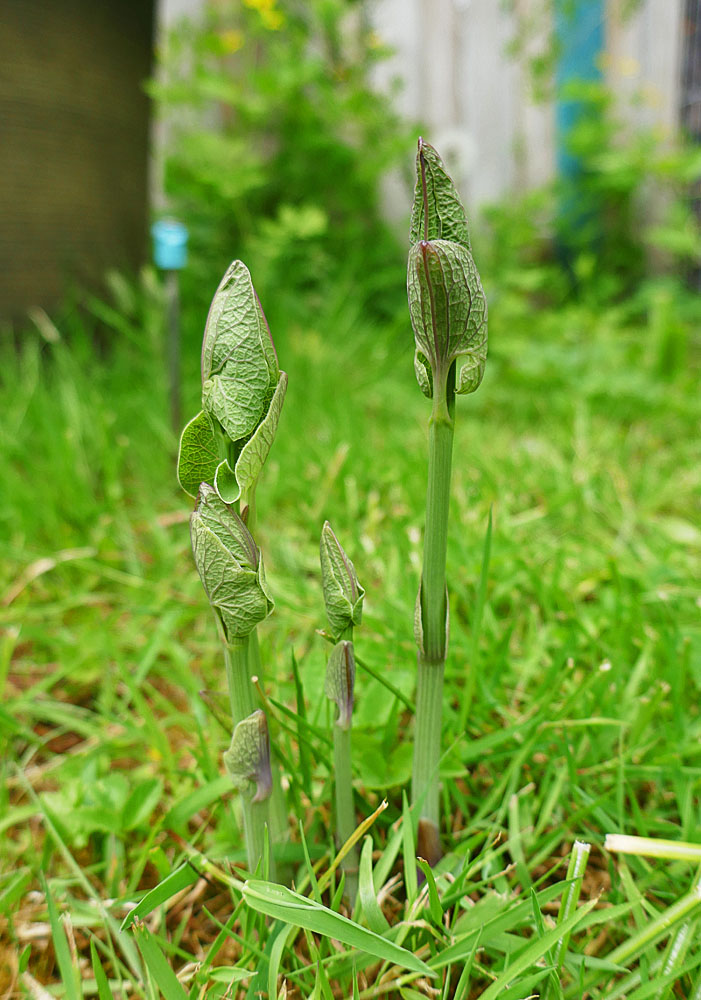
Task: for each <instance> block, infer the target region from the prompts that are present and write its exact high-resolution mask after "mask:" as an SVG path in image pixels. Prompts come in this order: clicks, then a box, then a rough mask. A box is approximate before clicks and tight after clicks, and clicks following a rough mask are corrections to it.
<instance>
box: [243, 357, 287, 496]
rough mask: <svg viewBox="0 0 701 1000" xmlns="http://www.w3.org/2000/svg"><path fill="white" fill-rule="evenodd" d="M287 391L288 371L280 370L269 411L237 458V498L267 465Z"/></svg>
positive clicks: (252, 483)
mask: <svg viewBox="0 0 701 1000" xmlns="http://www.w3.org/2000/svg"><path fill="white" fill-rule="evenodd" d="M286 392H287V373H286V372H280V377H279V379H278V383H277V386H276V387H275V392H274V393H273V398H272V399H271V400H270V406H269V407H268V410H267V413H266V414H265V416H264V417H263V419H262V420H261V421H260V423H259V424H258V426H257V427H256V429H255V431H254V432H253V434H252V435H251V436H250V438H249V439H248V441H246V443H245V444H244V445H243V447H242V448H241V452H240V454H239V457H238V459H237V460H236V468H235V470H234V477H235V480H236V486H237V489H238V494H237V496H236V497H235V499H236V500H238V499H239V497H240V496H241V494H242V493H245V492H247V491H250V490H251V488H252V487H253V486H255V484H256V481H257V479H258V476H259V475H260V472H261V469H262V468H263V466H264V465H265V462H266V460H267V458H268V454H269V452H270V449H271V447H272V444H273V441H274V440H275V434H276V432H277V425H278V423H279V422H280V413H281V412H282V404H283V403H284V402H285V393H286Z"/></svg>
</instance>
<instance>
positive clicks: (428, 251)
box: [407, 240, 487, 392]
mask: <svg viewBox="0 0 701 1000" xmlns="http://www.w3.org/2000/svg"><path fill="white" fill-rule="evenodd" d="M407 292H408V296H409V315H410V317H411V325H412V327H413V330H414V338H415V340H416V349H417V351H418V352H419V353H420V354H422V355H424V356H425V357H426V358H427V359H428V361H429V363H430V365H431V370H432V372H433V380H434V383H437V382H439V380H441V379H443V380H444V379H446V378H447V375H448V370H449V368H450V365H451V364H452V363H453V361H455V359H456V358H458V357H460V356H461V355H466V356H467V357H466V366H467V371H466V374H465V376H464V377H463V376H462V375H461V376H460V377H459V378H462V387H461V386H460V381H458V386H457V388H458V389H460V391H462V392H471V391H473V390H474V389H476V388H477V386H478V385H479V381H480V380H481V374H480V372H483V371H484V359H485V357H486V350H487V346H486V344H487V299H486V298H485V295H484V291H483V290H482V283H481V281H480V277H479V274H478V272H477V268H476V267H475V262H474V261H473V259H472V255H471V254H470V252H469V250H466V249H465V247H463V246H460V244H458V243H452V242H450V241H448V240H433V241H432V242H430V243H426V242H421V243H415V244H414V245H413V246H412V248H411V250H410V251H409V263H408V269H407ZM420 384H421V382H420ZM434 391H437V390H434Z"/></svg>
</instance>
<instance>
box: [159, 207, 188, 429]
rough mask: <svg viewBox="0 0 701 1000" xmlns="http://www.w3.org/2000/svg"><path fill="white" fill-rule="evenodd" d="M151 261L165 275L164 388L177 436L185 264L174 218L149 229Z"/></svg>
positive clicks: (183, 236) (180, 228) (183, 239)
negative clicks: (182, 272)
mask: <svg viewBox="0 0 701 1000" xmlns="http://www.w3.org/2000/svg"><path fill="white" fill-rule="evenodd" d="M151 236H152V237H153V260H154V263H155V264H156V267H159V268H160V269H161V270H162V271H164V272H165V292H166V337H167V355H168V388H169V392H170V415H171V420H172V423H173V429H174V430H175V432H176V433H180V430H181V427H182V414H181V406H180V288H179V283H178V271H180V270H181V269H182V268H183V267H185V263H186V262H187V237H188V232H187V229H186V227H185V226H184V225H183V224H182V223H181V222H177V221H176V220H175V219H160V220H159V221H158V222H154V224H153V225H152V226H151Z"/></svg>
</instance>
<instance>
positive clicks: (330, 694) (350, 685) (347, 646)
mask: <svg viewBox="0 0 701 1000" xmlns="http://www.w3.org/2000/svg"><path fill="white" fill-rule="evenodd" d="M354 688H355V656H354V654H353V643H352V642H349V641H348V640H347V639H344V640H343V641H342V642H337V643H336V645H335V646H334V647H333V649H332V650H331V653H330V654H329V662H328V663H327V665H326V682H325V684H324V693H325V694H326V697H327V698H330V699H331V701H335V702H336V704H337V705H338V719H337V720H336V725H337V726H339V727H340V728H341V729H349V728H350V724H351V714H352V712H353V690H354Z"/></svg>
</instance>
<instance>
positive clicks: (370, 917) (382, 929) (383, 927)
mask: <svg viewBox="0 0 701 1000" xmlns="http://www.w3.org/2000/svg"><path fill="white" fill-rule="evenodd" d="M358 892H359V894H360V902H361V904H362V907H363V914H364V916H365V919H366V921H367V924H368V927H369V928H370V930H371V931H374V932H375V933H376V934H386V933H387V931H388V930H389V924H388V923H387V920H386V918H385V915H384V913H383V912H382V909H381V908H380V904H379V903H378V901H377V893H376V892H375V883H374V881H373V877H372V837H366V838H365V841H364V843H363V849H362V851H361V854H360V871H359V879H358Z"/></svg>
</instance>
